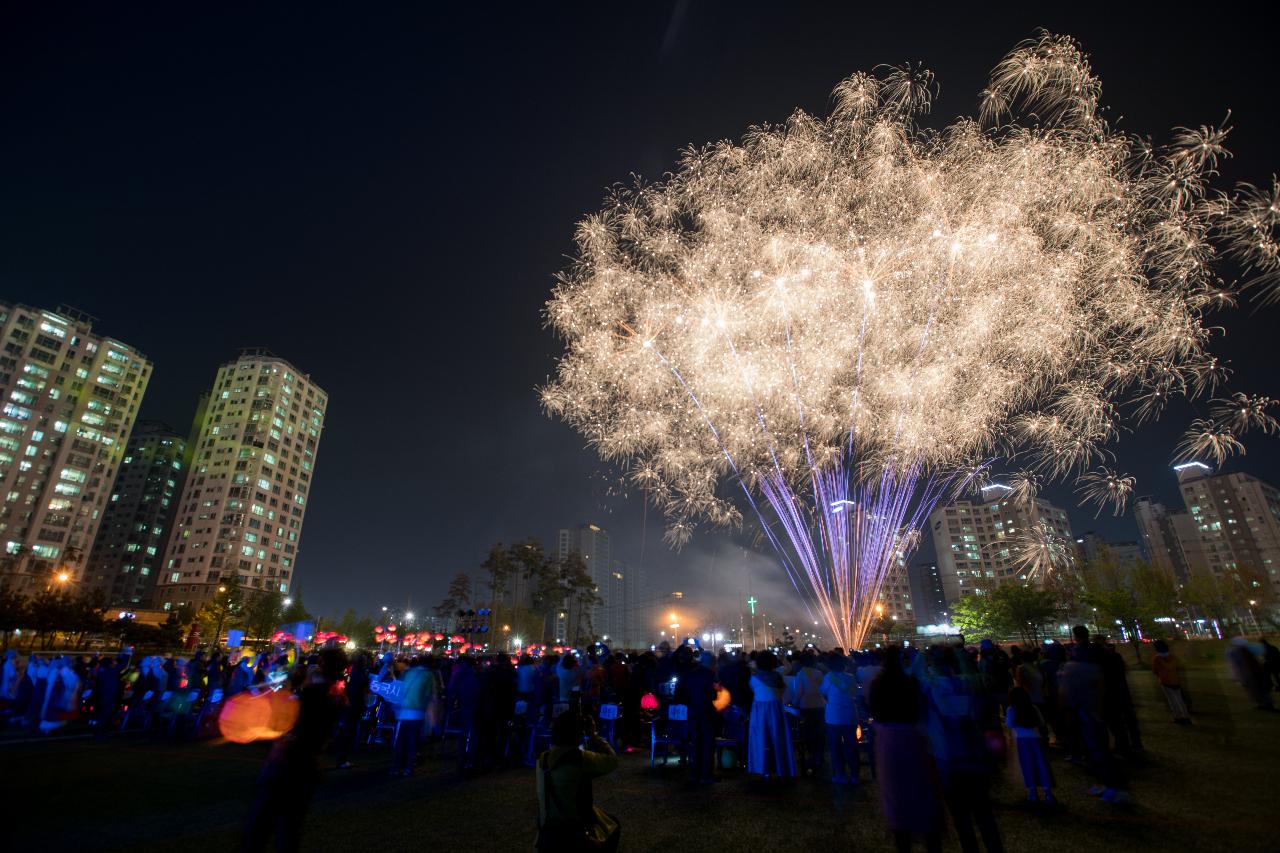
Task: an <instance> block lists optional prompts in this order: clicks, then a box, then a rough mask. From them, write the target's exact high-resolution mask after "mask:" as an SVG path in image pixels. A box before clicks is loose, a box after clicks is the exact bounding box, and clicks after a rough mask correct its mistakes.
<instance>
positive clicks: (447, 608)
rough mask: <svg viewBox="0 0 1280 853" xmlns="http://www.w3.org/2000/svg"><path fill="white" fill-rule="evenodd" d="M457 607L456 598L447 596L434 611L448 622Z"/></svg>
mask: <svg viewBox="0 0 1280 853" xmlns="http://www.w3.org/2000/svg"><path fill="white" fill-rule="evenodd" d="M457 609H458V602H457V601H456V600H455V599H453V598H450V597H449V596H445V597H444V598H442V599H441V600H440V603H439V604H437V605H436V606H435V610H434V611H433V612H434V613H435V614H436V616H438V617H439V618H441V619H444V620H446V623H447V621H448V620H449V618H451V617H452V616H453V614H454V612H455V611H457Z"/></svg>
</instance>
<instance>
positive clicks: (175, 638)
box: [156, 607, 191, 649]
mask: <svg viewBox="0 0 1280 853" xmlns="http://www.w3.org/2000/svg"><path fill="white" fill-rule="evenodd" d="M185 609H186V611H187V612H186V613H183V612H182V611H183V610H184V608H182V607H179V608H178V609H177V610H175V611H173V612H171V613H170V614H169V618H167V619H165V621H164V624H162V625H160V626H159V629H158V631H157V634H156V645H157V646H159V647H160V648H162V649H173V648H177V647H178V646H180V645H182V637H183V635H184V634H186V633H187V628H188V627H189V626H190V625H191V619H190V618H189V616H190V608H185Z"/></svg>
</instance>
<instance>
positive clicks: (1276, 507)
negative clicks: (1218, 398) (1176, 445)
mask: <svg viewBox="0 0 1280 853" xmlns="http://www.w3.org/2000/svg"><path fill="white" fill-rule="evenodd" d="M1174 470H1175V471H1177V474H1178V489H1179V491H1181V492H1182V500H1183V502H1184V503H1185V504H1186V507H1187V514H1188V515H1189V516H1190V518H1191V523H1190V524H1185V525H1184V527H1183V529H1184V531H1187V532H1186V533H1184V534H1183V535H1188V536H1189V534H1190V531H1191V530H1194V533H1195V535H1196V536H1197V537H1198V539H1199V543H1198V544H1199V546H1200V548H1199V554H1198V555H1197V557H1198V558H1199V559H1203V560H1204V562H1205V564H1206V565H1207V566H1208V569H1209V571H1211V572H1213V573H1214V574H1222V573H1224V572H1228V571H1231V570H1233V569H1237V568H1250V569H1253V570H1255V571H1258V572H1260V573H1262V574H1264V575H1266V576H1267V577H1269V578H1270V579H1271V583H1272V584H1273V585H1276V586H1280V491H1278V490H1277V489H1276V488H1275V487H1274V486H1272V485H1271V484H1269V483H1265V482H1263V481H1262V480H1259V479H1258V478H1257V477H1253V476H1250V475H1249V474H1244V473H1239V472H1236V473H1231V474H1214V473H1213V469H1212V468H1210V467H1209V466H1208V465H1205V464H1203V463H1200V462H1188V463H1185V464H1183V465H1177V466H1174Z"/></svg>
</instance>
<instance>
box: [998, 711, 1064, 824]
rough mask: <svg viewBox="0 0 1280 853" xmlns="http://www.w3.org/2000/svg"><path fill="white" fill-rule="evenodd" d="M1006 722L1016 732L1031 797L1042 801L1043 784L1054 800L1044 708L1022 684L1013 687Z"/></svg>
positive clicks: (1046, 796)
mask: <svg viewBox="0 0 1280 853" xmlns="http://www.w3.org/2000/svg"><path fill="white" fill-rule="evenodd" d="M1005 725H1006V726H1008V727H1009V731H1010V732H1012V733H1013V738H1014V743H1015V744H1016V745H1017V749H1018V767H1020V768H1021V769H1022V784H1023V785H1025V786H1026V789H1027V799H1028V800H1030V801H1031V802H1033V803H1036V802H1039V801H1040V793H1039V790H1038V789H1040V788H1043V789H1044V801H1045V802H1046V803H1050V804H1054V803H1057V800H1056V799H1055V798H1054V796H1053V771H1052V770H1050V769H1049V762H1048V761H1047V760H1046V759H1045V755H1044V744H1043V743H1042V740H1043V738H1042V736H1041V735H1042V732H1043V729H1044V717H1043V716H1042V715H1041V714H1040V709H1039V708H1037V707H1036V704H1035V702H1034V701H1032V699H1031V695H1030V694H1029V693H1027V691H1025V690H1023V689H1022V688H1021V687H1014V688H1013V689H1011V690H1010V691H1009V707H1008V709H1007V710H1006V711H1005Z"/></svg>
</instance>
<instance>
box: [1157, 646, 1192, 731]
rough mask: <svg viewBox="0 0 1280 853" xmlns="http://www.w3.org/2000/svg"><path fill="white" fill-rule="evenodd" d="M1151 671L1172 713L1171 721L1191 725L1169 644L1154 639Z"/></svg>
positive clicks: (1175, 662)
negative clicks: (1154, 645) (1154, 651)
mask: <svg viewBox="0 0 1280 853" xmlns="http://www.w3.org/2000/svg"><path fill="white" fill-rule="evenodd" d="M1151 671H1152V672H1154V673H1155V674H1156V678H1157V679H1159V681H1160V688H1161V689H1162V690H1163V691H1164V698H1165V700H1166V701H1167V702H1168V703H1169V710H1170V711H1171V712H1172V713H1173V721H1174V722H1175V723H1177V724H1178V725H1181V726H1189V725H1191V713H1190V712H1189V711H1188V710H1187V703H1186V702H1185V701H1184V700H1185V697H1184V695H1183V693H1182V680H1181V679H1180V678H1179V677H1178V659H1177V658H1175V657H1174V656H1173V654H1172V653H1170V651H1169V644H1168V643H1166V642H1165V641H1164V640H1156V656H1155V658H1154V659H1153V660H1152V661H1151Z"/></svg>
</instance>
